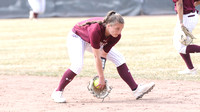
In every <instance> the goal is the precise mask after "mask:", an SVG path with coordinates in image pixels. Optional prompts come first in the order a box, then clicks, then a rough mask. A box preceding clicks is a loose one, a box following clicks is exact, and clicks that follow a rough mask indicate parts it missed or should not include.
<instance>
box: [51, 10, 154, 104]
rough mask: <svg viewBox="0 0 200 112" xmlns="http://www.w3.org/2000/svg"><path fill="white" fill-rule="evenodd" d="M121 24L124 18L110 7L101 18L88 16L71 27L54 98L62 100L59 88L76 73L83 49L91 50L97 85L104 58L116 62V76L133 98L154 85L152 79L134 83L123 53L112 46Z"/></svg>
mask: <svg viewBox="0 0 200 112" xmlns="http://www.w3.org/2000/svg"><path fill="white" fill-rule="evenodd" d="M123 27H124V19H123V18H122V16H121V15H120V14H118V13H116V12H114V11H110V12H108V14H107V16H106V17H105V18H101V17H95V18H90V19H88V20H85V21H82V22H79V23H78V24H76V25H75V26H74V27H73V29H72V31H71V32H70V33H69V35H68V40H67V42H68V53H69V58H70V61H71V66H70V67H69V69H67V71H66V72H65V73H64V74H63V76H62V78H61V80H60V83H59V85H58V87H57V88H56V89H55V90H54V91H53V93H52V95H51V97H52V99H53V100H54V101H55V102H62V103H63V102H66V100H65V98H63V97H62V93H63V90H64V88H65V86H66V85H68V84H69V83H70V82H71V81H72V80H73V78H74V77H75V76H76V75H77V74H79V73H80V71H81V69H82V66H83V57H84V52H85V50H87V51H89V52H92V53H93V54H94V58H95V62H96V70H97V74H98V76H99V85H98V86H99V88H100V89H102V88H103V87H104V86H105V80H104V73H103V67H105V62H106V59H108V60H110V61H112V62H113V63H114V64H115V65H116V67H117V71H118V73H119V75H120V77H121V78H122V79H123V80H124V81H125V82H126V83H127V84H128V86H129V87H130V88H131V90H132V91H133V93H134V95H135V97H136V99H139V98H141V97H142V96H143V95H144V94H146V93H148V92H149V91H150V90H151V89H153V87H154V85H155V84H154V83H153V82H152V83H149V84H146V85H137V84H136V82H135V81H134V79H133V77H132V75H131V73H130V71H129V69H128V67H127V65H126V62H125V59H124V57H123V56H122V55H121V54H120V53H119V52H118V51H117V50H116V49H114V48H113V46H114V45H115V44H116V43H117V42H118V41H119V40H120V38H121V31H122V29H123Z"/></svg>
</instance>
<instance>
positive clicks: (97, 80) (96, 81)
mask: <svg viewBox="0 0 200 112" xmlns="http://www.w3.org/2000/svg"><path fill="white" fill-rule="evenodd" d="M93 83H94V87H96V88H99V87H98V86H97V85H98V84H99V79H96V80H94V82H93Z"/></svg>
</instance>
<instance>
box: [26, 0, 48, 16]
mask: <svg viewBox="0 0 200 112" xmlns="http://www.w3.org/2000/svg"><path fill="white" fill-rule="evenodd" d="M28 2H29V5H30V6H31V8H32V10H33V12H35V13H39V14H41V13H44V11H45V7H46V0H28Z"/></svg>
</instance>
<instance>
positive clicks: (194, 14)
mask: <svg viewBox="0 0 200 112" xmlns="http://www.w3.org/2000/svg"><path fill="white" fill-rule="evenodd" d="M173 2H174V3H175V10H176V12H177V19H178V20H177V24H176V27H175V32H174V38H173V42H174V46H175V48H176V49H177V51H178V52H179V53H180V55H181V57H182V58H183V60H184V61H185V63H186V65H187V69H185V70H183V71H179V72H178V73H179V74H196V71H197V70H196V68H194V67H193V64H192V61H191V58H190V53H195V52H200V46H197V45H188V46H185V45H183V44H181V43H180V42H179V38H180V35H179V34H178V31H180V30H181V26H185V27H186V28H188V30H189V31H190V32H192V30H193V29H194V28H195V26H196V24H197V23H198V19H199V16H198V11H197V10H196V9H195V6H197V5H199V4H200V2H199V1H198V0H173Z"/></svg>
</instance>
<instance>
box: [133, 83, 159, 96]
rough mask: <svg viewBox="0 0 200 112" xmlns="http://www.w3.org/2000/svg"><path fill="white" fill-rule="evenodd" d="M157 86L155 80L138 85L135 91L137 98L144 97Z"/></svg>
mask: <svg viewBox="0 0 200 112" xmlns="http://www.w3.org/2000/svg"><path fill="white" fill-rule="evenodd" d="M154 86H155V83H154V82H151V83H149V84H145V85H138V87H137V89H136V90H135V91H133V94H134V96H135V98H136V100H138V99H140V98H142V97H143V96H144V95H145V94H147V93H149V92H150V91H151V90H152V89H153V88H154Z"/></svg>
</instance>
